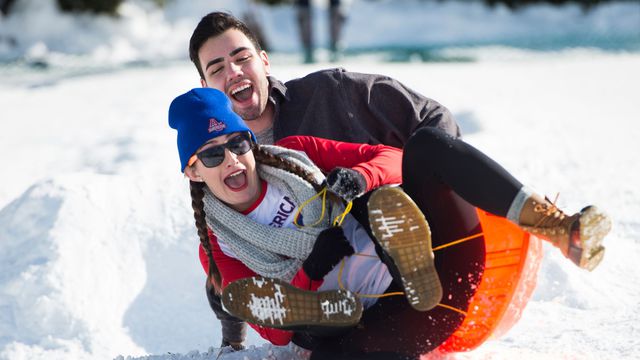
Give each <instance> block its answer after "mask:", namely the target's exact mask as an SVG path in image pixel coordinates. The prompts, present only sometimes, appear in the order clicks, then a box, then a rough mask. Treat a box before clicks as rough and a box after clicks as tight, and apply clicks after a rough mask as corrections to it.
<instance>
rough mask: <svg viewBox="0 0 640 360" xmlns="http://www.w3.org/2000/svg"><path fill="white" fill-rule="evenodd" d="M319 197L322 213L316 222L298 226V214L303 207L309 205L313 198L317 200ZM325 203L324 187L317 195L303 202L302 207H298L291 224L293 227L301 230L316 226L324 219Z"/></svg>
mask: <svg viewBox="0 0 640 360" xmlns="http://www.w3.org/2000/svg"><path fill="white" fill-rule="evenodd" d="M319 196H322V212H321V213H320V218H319V219H318V220H317V221H316V222H314V223H313V224H311V225H300V224H298V217H299V216H300V212H302V209H303V208H304V207H305V206H307V205H309V203H311V202H312V201H313V200H314V199H315V198H317V197H319ZM326 203H327V188H326V187H324V188H322V190H320V191H319V192H318V193H317V194H315V195H313V196H312V197H310V198H309V199H308V200H307V201H305V202H303V203H302V205H300V207H298V211H296V215H295V216H294V217H293V224H294V225H295V226H297V227H298V228H303V227H306V226H310V227H313V226H316V225H318V224H319V223H320V222H321V221H322V219H324V212H325V204H326Z"/></svg>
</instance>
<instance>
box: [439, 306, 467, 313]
mask: <svg viewBox="0 0 640 360" xmlns="http://www.w3.org/2000/svg"><path fill="white" fill-rule="evenodd" d="M437 306H440V307H443V308H445V309H449V310H453V311H455V312H457V313H460V314H462V315H464V316H467V312H466V311H462V310H460V309H458V308H455V307H453V306H449V305H446V304H443V303H439V304H438V305H437Z"/></svg>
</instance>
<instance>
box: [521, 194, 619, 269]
mask: <svg viewBox="0 0 640 360" xmlns="http://www.w3.org/2000/svg"><path fill="white" fill-rule="evenodd" d="M520 226H521V227H522V228H523V229H524V230H526V231H528V232H530V233H532V234H535V235H539V236H540V237H542V238H543V239H545V240H548V241H549V242H551V243H552V244H553V245H554V246H556V247H557V248H559V249H560V251H562V254H563V255H564V256H565V257H567V258H568V259H569V260H571V261H572V262H573V263H575V264H576V265H578V266H579V267H580V268H582V269H587V270H589V271H591V270H593V269H595V268H596V266H598V264H600V261H602V258H603V256H604V250H605V249H604V246H602V239H603V238H604V237H605V236H606V235H607V233H609V231H610V230H611V220H610V219H609V217H608V216H607V215H606V214H605V213H603V212H602V211H600V210H599V209H598V208H596V207H595V206H592V205H590V206H587V207H585V208H584V209H582V210H580V212H577V213H575V214H573V215H571V216H568V215H566V214H565V213H563V212H562V211H561V210H560V209H558V208H557V207H556V205H555V203H554V202H551V201H550V200H549V199H548V198H546V197H545V198H544V199H543V198H542V197H540V196H538V195H532V196H530V197H529V198H528V199H527V200H526V201H525V204H524V206H523V208H522V211H521V212H520Z"/></svg>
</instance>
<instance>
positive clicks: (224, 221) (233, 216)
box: [203, 145, 344, 281]
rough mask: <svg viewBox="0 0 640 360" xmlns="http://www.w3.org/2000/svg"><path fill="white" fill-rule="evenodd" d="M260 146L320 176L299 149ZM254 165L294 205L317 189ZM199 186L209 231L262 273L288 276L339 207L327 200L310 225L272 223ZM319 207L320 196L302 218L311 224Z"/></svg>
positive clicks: (306, 209) (289, 277) (307, 208)
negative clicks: (202, 191) (323, 214)
mask: <svg viewBox="0 0 640 360" xmlns="http://www.w3.org/2000/svg"><path fill="white" fill-rule="evenodd" d="M262 148H263V149H265V150H266V151H267V152H269V153H271V154H274V155H276V156H279V157H283V158H284V159H286V160H288V161H291V162H293V163H296V164H297V165H299V166H301V167H302V168H304V169H305V170H307V171H308V172H310V173H311V174H313V176H314V178H315V179H316V181H317V182H318V183H322V181H323V180H324V178H325V177H324V175H323V174H322V172H321V171H320V169H318V167H317V166H315V165H314V164H313V162H311V160H310V159H309V158H308V157H307V156H306V155H305V154H304V153H301V152H298V151H294V150H289V149H286V148H282V147H278V146H271V145H262ZM257 170H258V175H259V176H260V178H262V179H263V180H265V181H266V182H267V183H269V186H275V187H277V188H279V189H281V190H283V192H284V193H285V194H287V195H288V196H290V197H291V198H292V199H293V201H294V203H295V204H296V205H298V206H300V205H301V204H302V203H304V202H305V201H306V200H308V199H310V198H311V197H313V196H314V195H316V191H315V189H314V188H313V187H312V186H311V184H309V183H308V182H307V181H306V180H303V179H302V178H301V177H299V176H297V175H295V174H292V173H290V172H288V171H285V170H281V169H278V168H275V167H272V166H267V165H264V164H257ZM204 189H205V191H204V193H205V196H204V199H203V201H204V210H205V213H206V220H207V225H209V227H210V228H211V229H212V230H213V233H214V234H216V235H217V236H219V237H220V238H222V239H223V241H224V242H225V243H226V244H227V245H228V246H229V247H230V248H231V250H233V252H234V253H235V255H236V256H237V257H238V258H239V260H240V261H242V263H244V264H245V265H246V266H247V267H249V269H251V270H253V271H254V272H256V273H257V274H259V275H262V276H265V277H273V278H277V279H283V280H287V281H290V280H291V279H293V277H294V276H295V274H296V272H297V271H298V270H299V269H300V267H301V266H302V262H303V261H304V259H306V258H307V256H308V255H309V253H310V252H311V249H312V248H313V244H314V243H315V241H316V237H317V236H318V234H319V233H320V232H321V231H322V230H324V229H326V228H328V227H329V226H331V221H332V219H334V218H335V217H336V216H337V215H338V214H340V213H341V212H342V211H343V210H344V208H343V206H342V205H341V204H335V203H333V204H331V203H332V202H331V201H327V209H326V213H325V216H324V218H323V219H322V221H321V222H320V223H319V224H317V225H315V226H314V227H303V228H295V229H287V228H275V227H271V226H269V225H265V224H260V223H258V222H256V221H254V220H251V219H249V218H248V217H247V216H245V215H243V214H241V213H239V212H237V211H235V210H233V209H231V208H230V207H228V206H227V205H225V204H224V203H222V202H221V201H220V200H218V199H217V198H216V197H215V196H213V194H212V193H211V191H210V190H209V189H208V188H207V187H206V186H205V188H204ZM321 213H322V201H321V197H319V198H318V199H315V200H314V201H312V202H310V203H309V204H307V205H306V206H305V207H304V208H303V209H302V218H303V219H304V222H305V224H313V223H314V222H316V221H317V220H318V219H319V218H320V214H321Z"/></svg>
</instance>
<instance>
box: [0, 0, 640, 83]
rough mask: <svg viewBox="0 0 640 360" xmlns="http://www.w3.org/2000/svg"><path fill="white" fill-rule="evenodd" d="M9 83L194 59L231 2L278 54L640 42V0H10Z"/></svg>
mask: <svg viewBox="0 0 640 360" xmlns="http://www.w3.org/2000/svg"><path fill="white" fill-rule="evenodd" d="M0 10H1V15H0V75H1V76H2V77H3V78H4V81H3V82H5V83H11V84H16V83H17V84H20V83H22V84H24V82H25V81H26V82H28V81H30V79H33V78H34V77H36V78H37V77H39V78H42V77H43V76H49V77H51V76H54V77H55V76H73V75H78V74H83V73H87V72H89V73H91V72H95V71H102V70H105V69H112V68H114V67H116V68H117V67H123V66H124V67H130V66H149V65H158V64H163V63H167V62H173V61H184V60H185V59H188V56H187V42H188V39H189V37H190V34H191V31H192V30H193V28H194V27H195V25H196V23H197V22H198V21H199V19H200V18H201V17H202V16H203V15H204V14H206V13H208V12H210V11H212V10H227V11H230V12H232V13H233V14H234V15H236V16H238V17H240V18H242V19H244V20H245V21H246V22H247V23H248V24H250V25H251V27H253V28H254V29H255V31H256V32H257V33H258V34H259V35H260V37H261V39H262V43H263V45H264V47H265V49H267V50H268V51H269V53H270V55H271V56H272V57H273V56H276V57H277V58H278V63H280V64H282V63H283V62H285V63H303V62H304V63H314V62H319V63H322V62H329V61H331V62H343V63H348V62H355V61H362V60H363V58H366V59H368V60H373V61H381V62H409V61H411V62H452V61H477V60H482V59H486V58H492V59H496V58H497V59H504V60H507V59H512V58H523V57H524V58H527V57H531V56H535V55H536V54H540V53H545V54H548V53H549V52H558V53H566V52H571V51H572V52H574V53H575V52H580V51H582V52H585V51H587V52H588V51H595V52H638V51H640V1H638V0H307V1H304V0H303V1H301V0H207V1H205V0H193V1H186V0H111V1H109V0H0Z"/></svg>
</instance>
